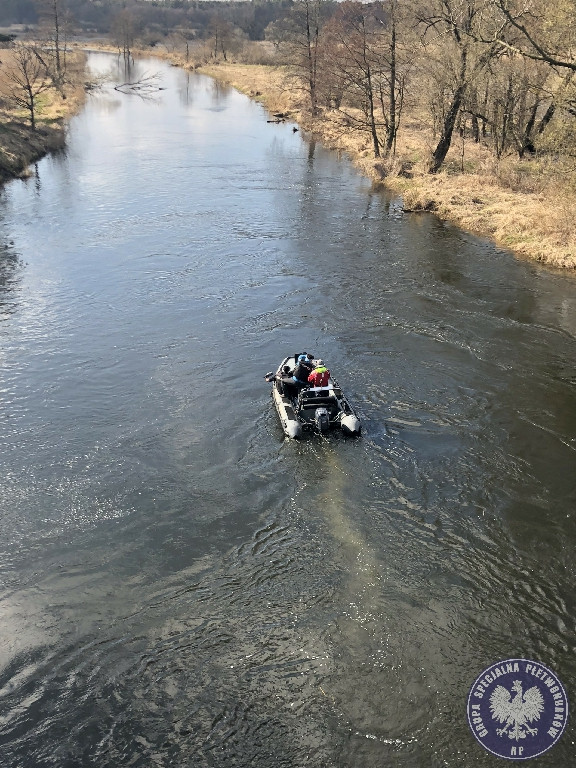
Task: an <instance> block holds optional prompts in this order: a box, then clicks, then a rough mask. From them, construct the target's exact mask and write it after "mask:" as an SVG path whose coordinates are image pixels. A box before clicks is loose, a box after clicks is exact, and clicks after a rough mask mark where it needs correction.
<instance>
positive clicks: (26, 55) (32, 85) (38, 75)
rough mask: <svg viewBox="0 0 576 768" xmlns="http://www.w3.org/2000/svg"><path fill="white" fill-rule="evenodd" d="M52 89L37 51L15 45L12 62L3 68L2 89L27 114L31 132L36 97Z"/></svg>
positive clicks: (34, 120)
mask: <svg viewBox="0 0 576 768" xmlns="http://www.w3.org/2000/svg"><path fill="white" fill-rule="evenodd" d="M52 87H53V82H52V78H51V76H50V73H49V72H48V71H47V70H46V65H45V64H44V61H43V59H42V56H41V55H40V53H39V51H38V49H37V48H36V47H35V46H33V45H24V44H22V43H17V44H16V45H15V46H14V49H13V54H12V61H11V63H10V64H8V65H7V66H6V68H5V75H4V83H3V86H2V89H3V93H4V96H5V97H6V98H7V99H8V100H9V101H11V102H12V103H13V104H14V105H15V106H16V107H18V108H19V109H23V110H25V111H26V112H27V113H28V116H29V120H30V125H31V126H32V130H36V115H37V104H38V97H39V96H40V94H41V93H44V92H45V91H47V90H49V89H50V88H52Z"/></svg>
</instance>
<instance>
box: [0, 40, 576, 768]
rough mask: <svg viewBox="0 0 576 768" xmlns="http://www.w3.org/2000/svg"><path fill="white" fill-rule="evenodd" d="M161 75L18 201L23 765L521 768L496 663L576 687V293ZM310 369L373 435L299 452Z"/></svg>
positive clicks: (1, 676)
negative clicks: (483, 731) (270, 381)
mask: <svg viewBox="0 0 576 768" xmlns="http://www.w3.org/2000/svg"><path fill="white" fill-rule="evenodd" d="M90 61H91V66H92V67H93V69H94V70H95V71H97V72H101V73H103V72H105V71H108V70H109V69H110V68H111V67H113V65H115V64H116V59H114V58H113V57H110V56H106V55H104V54H93V55H91V58H90ZM136 70H137V71H136V72H134V71H133V72H130V73H128V74H124V73H122V72H119V73H117V77H119V78H120V80H122V79H123V78H126V79H131V80H134V79H137V78H138V77H142V76H146V75H150V74H153V73H159V75H160V78H161V81H160V82H161V85H162V88H163V90H162V91H160V92H158V93H157V94H154V95H153V96H152V97H151V98H140V97H138V96H137V95H134V94H133V95H125V94H122V93H119V92H118V91H115V90H113V88H112V87H111V86H110V85H107V86H105V87H104V88H103V89H102V90H101V91H100V92H99V93H96V94H95V95H93V96H91V97H90V99H89V102H88V104H87V106H86V109H85V110H84V111H83V112H82V114H81V115H80V116H78V117H77V118H76V119H74V120H73V122H72V125H71V128H70V136H69V142H68V149H67V151H66V152H65V153H62V154H60V155H57V156H53V157H50V158H46V159H44V160H43V161H41V162H40V163H38V165H37V167H36V173H35V175H33V176H32V177H31V178H30V179H28V180H27V181H15V182H12V183H11V184H9V185H7V186H6V187H5V188H4V189H3V190H2V192H1V193H0V355H1V357H0V361H1V369H0V392H1V405H0V441H1V448H2V454H1V460H2V473H1V479H0V483H1V486H0V487H1V502H0V503H1V518H0V526H1V528H0V533H1V535H0V579H1V581H0V585H1V586H0V616H1V622H0V637H1V643H0V763H1V765H2V767H3V768H16V767H18V768H43V767H44V766H58V768H76V767H77V766H98V768H117V766H138V767H140V766H142V768H144V767H145V768H148V767H150V766H162V767H164V766H178V767H183V766H202V767H203V766H218V767H220V766H222V767H226V768H227V767H228V766H258V767H259V768H260V767H261V768H277V767H280V768H301V767H302V768H303V767H304V766H306V768H308V767H310V768H327V767H328V766H334V768H357V767H358V768H360V767H362V768H388V767H390V768H392V767H394V768H422V767H424V766H426V768H439V767H440V766H494V765H496V764H500V761H499V760H498V759H497V758H496V757H494V756H492V755H490V754H489V753H488V752H487V751H485V750H484V749H483V748H482V746H480V745H479V744H478V743H477V742H476V740H475V739H474V738H473V736H472V734H471V732H470V730H469V727H468V722H467V716H466V699H467V696H468V691H469V688H470V686H471V685H472V683H473V681H474V680H475V678H476V677H477V676H478V675H479V674H480V673H481V672H482V670H483V669H484V668H486V667H488V666H489V665H490V664H492V663H494V662H496V661H498V660H501V659H507V658H511V657H523V658H529V659H535V660H539V661H540V662H542V663H543V664H545V665H546V666H548V667H549V668H551V669H552V670H554V671H555V672H556V673H557V675H558V676H559V677H560V679H561V680H562V682H563V683H564V685H565V687H566V689H567V692H568V695H569V696H570V695H571V694H572V695H573V692H574V683H575V681H576V661H575V658H574V650H575V641H574V624H575V607H576V605H575V603H576V600H575V583H576V582H575V577H574V555H573V550H574V544H575V543H576V526H575V514H574V512H575V495H576V476H575V473H574V460H575V449H576V442H575V437H576V363H575V360H576V282H575V281H574V278H573V277H572V276H570V275H565V274H559V273H554V272H551V271H549V270H544V269H542V268H540V267H538V266H536V265H532V264H526V263H523V262H520V261H518V260H516V259H514V258H513V257H512V256H511V255H510V254H508V253H505V252H502V251H499V250H498V249H496V248H495V247H493V246H492V245H490V244H489V243H487V242H485V241H483V240H481V239H478V238H475V237H472V236H470V235H467V234H465V233H463V232H461V231H459V230H458V229H456V228H455V227H453V226H450V225H449V224H445V223H442V222H441V221H439V220H437V219H436V218H435V217H433V216H430V215H421V216H418V215H403V214H402V213H401V205H400V202H399V201H398V200H394V199H391V198H389V197H387V196H386V194H384V193H382V192H377V191H374V190H373V189H372V188H371V186H370V184H369V183H368V181H366V180H365V179H364V178H362V177H361V176H359V175H358V174H357V173H356V172H355V171H354V169H353V168H352V166H351V165H350V163H349V162H348V161H347V160H346V158H341V157H338V156H337V155H336V154H334V153H331V152H328V151H326V150H324V149H323V148H322V147H321V146H320V145H318V144H315V143H314V142H313V141H312V140H311V139H310V138H309V137H306V136H303V135H302V134H301V133H300V132H295V131H293V130H292V126H291V125H289V124H279V125H276V124H269V123H267V122H266V118H267V114H266V112H265V111H264V110H263V109H262V108H261V106H259V105H258V104H256V103H253V102H251V101H249V100H248V99H247V98H245V97H244V96H242V95H240V94H238V93H237V92H235V91H233V90H231V89H228V88H225V87H222V86H221V85H218V84H217V83H215V82H213V81H212V80H210V79H207V78H204V77H201V76H197V75H193V74H186V73H184V72H183V71H180V70H178V69H175V68H170V67H168V66H167V65H165V64H163V63H161V62H158V61H142V62H139V63H138V64H137V66H136ZM303 350H307V351H311V352H313V353H315V354H316V355H317V356H321V357H323V358H324V359H325V360H326V361H327V362H328V364H329V366H330V367H331V369H332V371H333V372H334V373H335V374H336V376H337V377H338V379H339V381H340V383H341V384H342V386H343V388H344V391H345V392H346V393H347V394H348V396H349V398H350V399H351V401H352V402H353V403H354V405H355V406H356V408H357V410H358V412H359V415H360V417H361V419H362V422H363V428H364V431H363V436H362V437H361V438H360V439H358V440H346V439H345V438H343V437H341V436H338V435H331V436H329V437H327V438H324V437H322V438H320V437H313V438H307V439H305V440H303V441H301V442H292V441H288V440H285V439H284V437H283V434H282V431H281V429H280V426H279V424H278V420H277V416H276V413H275V411H274V409H273V407H272V402H271V399H270V393H269V387H268V385H266V383H265V382H264V379H263V375H264V374H265V373H266V372H267V371H268V370H271V369H273V368H275V366H276V365H277V363H278V362H279V361H280V359H281V358H282V357H283V356H284V355H285V354H290V353H292V352H297V351H303ZM574 741H575V734H574V729H573V727H572V725H571V724H570V723H569V725H568V728H567V730H566V732H565V733H564V735H563V737H562V738H561V740H560V741H559V742H558V743H557V744H556V745H555V746H554V747H553V748H552V749H551V750H550V751H549V752H547V753H546V754H545V755H544V756H542V757H541V758H539V759H538V760H537V761H536V762H537V763H538V765H542V766H571V765H574V764H576V763H575V758H574V755H575V751H576V750H575V746H574Z"/></svg>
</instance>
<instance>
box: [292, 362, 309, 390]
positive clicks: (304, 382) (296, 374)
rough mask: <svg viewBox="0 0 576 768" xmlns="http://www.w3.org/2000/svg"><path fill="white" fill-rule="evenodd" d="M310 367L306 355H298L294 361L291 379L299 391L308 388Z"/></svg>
mask: <svg viewBox="0 0 576 768" xmlns="http://www.w3.org/2000/svg"><path fill="white" fill-rule="evenodd" d="M310 370H311V365H310V362H309V360H308V356H307V355H300V356H299V357H298V360H297V361H296V367H295V368H294V370H293V371H292V379H293V381H294V383H295V384H296V386H297V387H298V388H299V389H303V388H304V387H307V386H308V376H310Z"/></svg>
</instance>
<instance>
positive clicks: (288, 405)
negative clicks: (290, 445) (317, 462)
mask: <svg viewBox="0 0 576 768" xmlns="http://www.w3.org/2000/svg"><path fill="white" fill-rule="evenodd" d="M299 357H301V355H300V354H296V355H291V356H290V357H286V358H284V360H283V361H282V362H281V363H280V365H279V366H278V369H277V371H276V372H275V373H274V372H273V371H270V373H267V374H266V376H265V377H264V378H265V379H266V381H268V382H271V384H272V397H273V399H274V405H275V406H276V410H277V411H278V416H279V417H280V422H281V424H282V428H283V430H284V432H285V433H286V434H287V435H288V437H292V438H298V437H301V436H302V433H303V432H305V431H315V432H320V433H324V432H328V431H329V430H330V429H333V428H338V429H340V430H342V432H343V433H344V434H345V435H359V434H360V432H361V430H362V428H361V425H360V421H359V419H358V417H357V416H356V414H355V413H354V411H353V409H352V406H351V405H350V403H349V402H348V400H347V399H346V397H345V396H344V394H343V392H342V390H341V388H340V386H339V385H338V382H337V381H336V379H334V378H333V377H332V375H331V374H330V376H329V378H328V381H327V383H326V384H325V385H324V386H322V387H314V386H311V385H306V386H302V385H299V384H298V383H297V382H295V381H294V380H293V379H292V374H293V371H294V369H295V368H296V366H297V364H298V358H299Z"/></svg>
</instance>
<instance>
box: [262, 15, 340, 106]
mask: <svg viewBox="0 0 576 768" xmlns="http://www.w3.org/2000/svg"><path fill="white" fill-rule="evenodd" d="M325 5H326V2H325V0H296V1H295V2H294V4H293V6H292V9H291V12H290V13H289V14H288V15H287V16H286V17H285V18H283V19H281V20H279V21H278V22H275V23H274V24H271V25H270V26H269V28H268V30H267V32H268V34H267V37H268V39H269V40H271V41H272V42H273V43H274V45H275V46H276V47H277V49H278V50H279V51H283V52H284V53H285V54H286V56H287V61H289V62H290V64H291V66H292V67H293V69H294V72H295V74H296V78H297V79H298V80H299V81H300V83H301V84H302V86H303V87H304V89H305V90H306V93H307V97H308V101H309V104H310V112H311V113H312V115H316V114H317V112H318V74H319V72H318V68H319V61H320V50H321V47H320V46H321V33H322V27H323V24H324V17H325V11H324V7H325Z"/></svg>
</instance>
